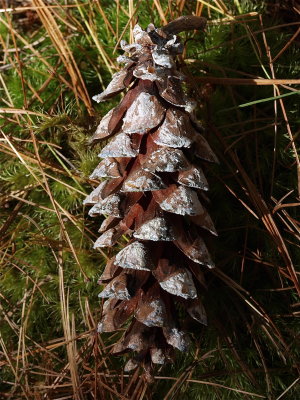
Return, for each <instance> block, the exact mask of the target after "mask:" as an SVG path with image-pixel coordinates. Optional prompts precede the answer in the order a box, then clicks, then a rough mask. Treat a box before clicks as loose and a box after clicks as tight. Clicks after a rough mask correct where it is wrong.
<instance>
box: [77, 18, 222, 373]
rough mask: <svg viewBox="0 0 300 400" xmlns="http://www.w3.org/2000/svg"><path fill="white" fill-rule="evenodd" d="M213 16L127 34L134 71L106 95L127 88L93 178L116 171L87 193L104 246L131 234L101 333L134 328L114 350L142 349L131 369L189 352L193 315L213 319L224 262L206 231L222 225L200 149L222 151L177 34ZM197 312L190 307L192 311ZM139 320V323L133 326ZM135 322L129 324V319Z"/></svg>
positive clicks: (105, 128) (128, 68)
mask: <svg viewBox="0 0 300 400" xmlns="http://www.w3.org/2000/svg"><path fill="white" fill-rule="evenodd" d="M203 26H204V18H199V17H181V18H179V19H178V20H175V21H173V22H171V23H170V24H168V25H167V26H165V27H163V28H162V29H156V28H155V27H154V26H153V25H152V24H150V25H149V26H148V28H147V30H146V31H144V30H142V29H141V27H140V26H139V25H136V26H135V28H134V38H135V43H134V44H131V45H129V44H127V43H126V42H124V41H123V42H122V43H121V46H122V49H123V50H124V51H125V52H126V53H128V54H129V56H128V57H125V56H120V57H119V59H118V61H119V62H123V63H125V67H124V69H122V70H121V71H120V72H118V73H116V74H114V76H113V78H112V81H111V82H110V84H109V85H108V87H107V88H106V90H105V91H104V92H103V93H101V94H100V95H98V96H95V97H94V100H96V101H98V102H101V101H104V100H107V99H109V98H111V97H112V96H114V95H116V94H118V93H120V92H121V91H123V90H127V92H126V94H125V96H124V98H123V99H122V101H121V103H120V104H119V105H118V106H117V107H115V108H113V109H112V110H110V111H109V113H108V114H107V115H105V116H104V117H103V119H102V120H101V122H100V125H99V126H98V128H97V130H96V132H95V134H94V136H93V137H92V142H97V141H99V140H102V139H107V138H109V137H111V136H113V138H112V139H111V141H110V142H109V143H108V144H107V145H106V146H105V147H104V148H103V149H102V151H101V153H100V154H99V157H100V158H102V161H101V162H100V164H99V165H98V166H97V168H96V169H95V171H94V172H93V173H92V175H91V178H92V179H100V178H108V179H106V180H104V181H102V182H101V183H100V185H99V186H98V187H97V188H96V189H95V190H94V191H93V192H92V193H91V194H90V195H89V196H88V197H87V198H86V199H85V201H84V203H85V204H88V205H93V207H92V208H91V209H90V211H89V215H90V216H92V217H94V216H98V215H100V214H104V215H108V217H107V218H106V219H105V221H104V222H103V223H102V225H101V227H100V232H101V236H100V237H99V238H98V239H97V240H96V242H95V245H94V248H96V249H97V248H99V247H106V246H114V245H115V244H116V243H117V241H118V240H119V239H120V238H121V236H122V235H128V236H130V237H131V240H130V241H129V243H128V244H127V246H126V247H125V248H123V249H122V250H121V251H120V252H119V253H118V254H117V255H116V256H115V257H113V258H112V259H111V260H110V261H109V262H108V263H107V265H106V267H105V270H104V272H103V274H102V275H101V277H100V280H99V283H100V284H103V285H105V287H104V289H103V291H102V292H101V293H100V295H99V296H100V297H101V298H107V300H106V301H105V302H104V306H103V318H102V320H101V322H100V323H99V326H98V331H99V332H112V331H115V330H116V329H119V328H120V327H122V325H123V324H125V323H126V322H127V325H128V328H127V329H126V331H125V334H124V335H123V337H122V339H121V340H120V341H119V342H118V343H117V344H116V345H115V346H114V348H113V353H115V354H122V353H126V352H128V351H131V352H134V354H135V355H134V356H133V358H132V359H130V360H129V361H128V363H127V364H126V367H125V369H126V370H127V371H128V370H131V369H133V368H135V367H136V366H137V365H138V364H140V363H142V364H143V366H144V367H145V368H146V369H147V368H151V366H152V364H151V363H153V364H164V363H165V362H166V361H167V360H169V359H170V358H171V356H172V353H173V349H174V348H177V349H179V350H181V351H186V350H187V348H188V345H189V337H188V335H187V334H186V333H185V332H183V331H182V328H181V327H182V325H183V322H184V319H186V317H188V316H190V317H192V318H193V319H195V320H197V321H199V322H200V323H202V324H206V314H205V310H204V308H203V305H202V303H201V300H200V299H199V294H200V292H201V289H203V287H205V281H204V276H203V272H202V271H201V267H202V266H205V267H208V268H213V267H214V264H213V262H212V260H211V257H210V255H209V253H208V250H207V248H206V245H205V243H204V241H203V238H202V236H203V234H205V231H209V232H211V233H212V234H215V235H216V230H215V228H214V225H213V223H212V220H211V218H210V217H209V215H208V213H207V211H206V210H205V208H204V207H203V205H202V204H201V202H200V198H201V199H203V200H204V199H205V197H204V196H203V191H207V190H208V185H207V181H206V179H205V176H204V174H203V171H202V169H201V168H200V167H199V166H198V165H196V164H194V160H195V157H196V158H199V159H200V160H204V161H208V162H217V158H216V156H215V155H214V153H213V152H212V150H211V149H210V147H209V145H208V143H207V142H206V140H205V139H204V137H203V136H202V135H201V132H202V131H203V129H202V127H201V126H200V124H199V123H198V122H197V121H196V119H195V116H194V112H193V110H194V108H195V101H193V100H191V99H190V98H188V96H187V95H186V93H185V91H184V90H183V85H182V81H183V80H184V76H183V75H182V74H181V73H180V72H179V71H178V70H177V69H176V64H175V57H176V55H177V54H180V53H182V51H183V46H182V44H181V43H180V41H179V39H178V37H177V36H175V35H174V33H179V32H180V31H182V30H188V29H198V28H203ZM184 314H188V315H184ZM129 321H130V324H129ZM127 325H126V326H127Z"/></svg>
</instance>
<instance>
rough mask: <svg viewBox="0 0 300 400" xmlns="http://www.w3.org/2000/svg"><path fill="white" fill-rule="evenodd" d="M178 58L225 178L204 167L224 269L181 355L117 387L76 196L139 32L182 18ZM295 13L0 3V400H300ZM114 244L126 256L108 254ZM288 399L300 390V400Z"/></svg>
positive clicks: (278, 8)
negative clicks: (197, 24)
mask: <svg viewBox="0 0 300 400" xmlns="http://www.w3.org/2000/svg"><path fill="white" fill-rule="evenodd" d="M192 13H193V14H195V15H199V16H200V15H202V16H205V17H206V18H207V19H208V27H207V29H206V32H205V33H204V34H203V33H199V32H192V33H189V34H187V35H186V36H185V35H183V40H186V51H185V53H184V57H183V58H182V59H180V63H181V64H182V70H183V72H184V73H185V74H186V75H187V77H188V79H187V84H188V86H189V88H190V90H191V92H192V95H193V96H194V97H195V98H196V99H197V101H198V103H199V118H200V119H201V120H202V122H203V124H204V125H205V127H206V135H207V139H208V141H209V142H210V144H211V146H212V148H213V149H214V151H215V152H216V153H217V155H218V157H219V159H220V161H221V163H220V166H216V167H209V168H208V169H207V175H208V177H209V183H210V188H211V191H210V199H211V206H210V214H211V215H212V216H213V219H214V221H215V225H216V227H217V230H218V232H219V238H218V239H217V240H215V241H214V242H212V243H210V248H211V249H212V252H213V256H214V258H215V260H216V264H217V268H216V269H215V270H213V271H211V272H208V271H205V275H206V279H207V282H208V287H207V291H206V292H205V293H203V302H204V304H205V307H206V311H207V314H208V320H209V326H208V327H207V328H203V327H199V325H197V324H193V323H191V324H190V325H189V326H187V327H186V329H187V330H189V331H190V332H191V333H192V335H193V343H194V344H193V346H192V348H191V351H190V353H189V354H177V358H176V360H175V362H174V363H173V364H170V365H169V366H167V367H165V368H164V369H158V370H155V371H154V376H153V377H152V378H149V377H148V376H146V375H145V374H144V372H143V371H141V370H137V371H135V372H134V373H133V374H130V375H128V374H125V373H124V372H123V369H122V367H123V365H124V363H125V357H112V356H111V355H110V349H111V347H112V346H113V344H114V343H115V341H116V340H117V338H119V337H120V335H121V334H122V332H121V331H119V332H114V333H113V334H103V335H98V334H97V333H96V325H97V321H99V319H100V316H101V302H99V300H98V298H97V293H98V292H99V291H100V288H99V287H98V285H97V278H98V277H99V275H100V273H101V269H102V268H103V266H104V265H105V262H106V260H107V259H108V258H109V257H111V255H112V254H113V251H114V250H107V251H101V252H96V251H95V250H93V249H92V242H93V240H94V239H95V238H96V235H97V229H98V225H99V221H96V222H95V221H92V220H91V219H90V218H88V217H87V215H86V210H85V209H84V207H83V206H82V200H83V198H84V196H85V194H86V193H87V192H89V190H90V187H91V186H95V185H96V183H97V182H95V181H92V180H90V179H89V178H88V176H89V173H90V172H91V171H92V169H93V167H94V166H95V164H96V162H97V157H96V155H97V153H98V148H91V147H90V146H89V145H88V140H89V138H90V135H91V134H92V133H93V132H94V130H95V127H96V126H97V122H99V120H100V118H101V117H102V116H103V115H104V114H105V113H106V112H107V110H108V109H110V108H111V107H112V106H113V104H114V103H113V102H112V101H111V102H109V104H101V105H95V104H93V103H92V101H91V97H92V96H93V95H94V94H97V93H99V92H100V91H101V90H102V89H103V88H104V87H105V85H106V84H107V83H108V82H109V80H110V77H111V74H112V73H114V72H115V71H117V70H118V68H119V66H118V65H117V63H116V62H115V59H116V57H117V55H118V54H119V53H120V47H119V43H120V41H121V40H122V39H126V40H127V41H131V40H132V38H133V36H132V29H133V27H134V24H135V23H136V22H137V21H139V23H140V24H141V25H142V26H143V27H145V26H146V25H147V24H148V23H149V22H155V24H156V25H157V26H159V25H164V24H165V23H167V22H168V21H170V20H172V19H174V18H176V17H178V16H180V15H186V14H192ZM299 14H300V9H299V4H297V1H293V0H292V1H265V2H262V1H255V0H253V1H250V0H230V1H223V0H207V1H204V0H193V1H190V0H128V1H127V0H101V1H100V0H93V1H92V0H85V1H80V0H72V1H60V0H54V1H48V2H47V1H45V0H32V1H29V0H28V1H27V0H15V1H12V2H8V1H5V0H3V1H1V2H0V43H1V49H0V52H1V53H0V54H1V56H0V59H1V61H0V91H1V92H0V93H1V95H0V97H1V100H0V126H1V135H0V163H1V171H0V207H1V208H0V266H1V269H0V398H1V399H2V398H3V399H11V400H17V399H28V400H41V399H49V400H63V399H76V400H86V399H94V400H97V399H99V400H102V399H103V400H104V399H110V400H112V399H124V400H125V399H126V400H146V399H164V400H171V399H189V400H190V399H201V400H203V399H256V398H257V399H270V400H271V399H272V400H279V399H284V400H288V399H296V398H297V393H299V392H298V391H297V388H299V378H298V376H299V349H300V348H299V324H298V323H297V317H299V305H300V302H299V292H300V286H299V271H297V266H299V260H300V257H299V253H300V252H299V238H300V224H299V218H297V217H299V205H300V198H299V196H300V161H299V154H298V150H299V144H298V143H299V93H300V86H299V84H300V79H299V76H300V75H299V65H300V64H299V62H300V51H299V43H300V42H299V37H300V35H299V33H300V28H299ZM119 245H120V246H122V243H120V244H119ZM298 396H299V394H298Z"/></svg>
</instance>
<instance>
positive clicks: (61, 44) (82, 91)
mask: <svg viewBox="0 0 300 400" xmlns="http://www.w3.org/2000/svg"><path fill="white" fill-rule="evenodd" d="M33 5H34V6H35V7H37V8H36V11H37V13H38V15H39V17H40V19H41V21H42V22H43V25H44V27H45V29H46V31H47V32H48V34H49V37H50V38H51V40H52V42H53V45H54V46H55V48H56V49H57V52H58V54H59V55H60V58H61V61H62V62H63V64H64V65H65V68H66V70H67V72H68V74H69V76H70V78H71V82H72V86H73V91H74V94H75V96H76V98H77V99H79V98H80V99H82V100H83V102H84V104H85V106H86V108H87V110H88V112H89V113H90V115H93V113H94V112H93V108H92V105H91V100H90V97H89V94H88V92H87V89H86V86H85V83H84V81H83V79H82V75H81V72H80V70H79V68H78V66H77V63H76V61H75V59H74V56H73V54H72V52H71V50H70V48H69V46H68V43H67V41H66V40H65V38H64V36H63V34H62V32H61V31H60V29H59V26H58V25H57V23H56V21H55V19H54V17H53V15H52V13H51V11H50V9H49V8H48V7H47V6H46V4H45V3H44V2H43V0H33Z"/></svg>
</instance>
